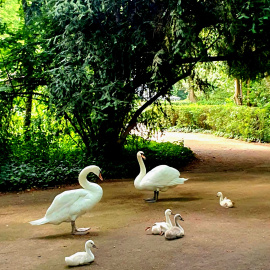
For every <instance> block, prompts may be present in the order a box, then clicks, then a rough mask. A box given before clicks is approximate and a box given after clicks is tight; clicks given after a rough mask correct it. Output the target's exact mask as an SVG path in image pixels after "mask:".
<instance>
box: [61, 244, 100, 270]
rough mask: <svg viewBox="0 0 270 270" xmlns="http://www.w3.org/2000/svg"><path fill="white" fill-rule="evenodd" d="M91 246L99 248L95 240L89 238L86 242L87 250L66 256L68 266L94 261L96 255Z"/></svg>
mask: <svg viewBox="0 0 270 270" xmlns="http://www.w3.org/2000/svg"><path fill="white" fill-rule="evenodd" d="M91 248H97V247H96V245H95V243H94V241H92V240H88V241H86V243H85V252H76V253H75V254H73V255H71V256H69V257H65V262H66V264H67V265H68V266H77V265H84V264H88V263H90V262H92V261H94V259H95V256H94V254H93V253H92V251H91Z"/></svg>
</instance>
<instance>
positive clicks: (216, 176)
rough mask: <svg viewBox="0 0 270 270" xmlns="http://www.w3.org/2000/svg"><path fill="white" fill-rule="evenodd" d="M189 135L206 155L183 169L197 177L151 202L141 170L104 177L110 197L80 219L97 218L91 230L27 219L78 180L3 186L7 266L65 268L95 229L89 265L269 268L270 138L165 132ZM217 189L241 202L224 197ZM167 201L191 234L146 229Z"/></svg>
mask: <svg viewBox="0 0 270 270" xmlns="http://www.w3.org/2000/svg"><path fill="white" fill-rule="evenodd" d="M181 139H184V143H185V146H187V147H190V148H191V149H192V150H193V151H194V152H195V154H196V156H197V161H196V162H193V163H192V164H190V165H189V166H187V167H185V168H182V169H181V175H182V177H186V178H189V180H188V181H186V182H185V184H184V185H179V186H178V187H176V188H174V189H170V190H168V191H167V192H164V193H161V194H160V200H159V201H158V202H157V203H153V204H147V203H145V202H144V200H143V198H146V197H148V196H150V192H148V191H138V190H136V189H135V188H134V185H133V179H130V180H129V181H127V180H121V179H117V181H113V180H112V181H107V182H106V179H105V181H104V182H103V183H100V185H101V186H102V188H103V191H104V195H103V198H102V200H101V201H100V202H99V203H98V204H97V205H96V206H95V207H94V208H93V209H92V210H91V211H90V212H89V213H86V214H85V215H83V216H82V217H81V218H79V219H78V222H77V225H78V226H79V227H88V226H90V227H91V231H90V233H89V234H88V235H86V236H72V235H70V224H67V223H63V224H60V225H58V226H55V225H43V226H31V225H30V224H29V223H28V222H29V221H31V220H35V219H38V218H41V217H42V216H43V215H44V214H45V212H46V210H47V208H48V206H49V205H50V203H51V202H52V200H53V198H54V197H55V196H56V195H57V194H59V193H61V192H63V191H64V190H68V189H74V188H79V186H76V187H74V186H72V187H65V188H61V189H54V190H43V191H30V192H20V193H11V194H2V195H0V269H1V270H2V269H3V270H6V269H8V270H9V269H10V270H22V269H25V270H47V269H52V270H65V269H68V268H67V267H66V266H65V262H64V257H65V256H69V255H71V254H73V253H75V252H77V251H83V249H84V243H85V241H86V240H89V239H92V240H94V241H95V244H96V245H97V246H98V249H96V250H94V254H95V256H96V259H95V261H94V262H93V263H92V264H91V265H90V266H89V265H88V266H82V267H80V270H84V269H91V270H115V269H121V270H152V269H155V270H164V269H166V270H175V269H184V270H202V269H207V270H217V269H222V270H232V269H233V270H269V269H270V261H269V254H270V201H269V191H270V146H269V144H255V143H246V142H241V141H237V140H229V139H225V138H219V137H215V136H213V135H208V134H195V133H194V134H193V133H166V134H165V136H163V137H162V138H160V140H164V141H177V140H181ZM134 158H135V157H134ZM179 167H181V164H179ZM148 169H151V168H148ZM138 172H139V171H138ZM218 191H222V192H223V193H224V195H225V196H228V197H229V198H231V199H232V200H234V201H235V203H236V207H235V208H232V209H224V208H222V207H220V205H219V203H218V198H217V197H216V194H217V192H218ZM151 195H152V194H151ZM167 208H170V209H172V210H173V212H175V213H181V215H182V216H183V218H184V220H185V221H184V222H183V223H182V226H183V227H184V229H185V237H184V238H182V239H179V240H175V241H166V240H165V239H164V237H163V236H153V235H151V233H150V232H149V231H145V228H146V227H147V226H150V225H152V224H153V223H154V222H156V221H162V220H163V219H164V211H165V209H167Z"/></svg>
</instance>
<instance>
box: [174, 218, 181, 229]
mask: <svg viewBox="0 0 270 270" xmlns="http://www.w3.org/2000/svg"><path fill="white" fill-rule="evenodd" d="M179 220H180V219H179V217H174V223H175V226H176V227H178V228H182V227H181V225H180V224H179Z"/></svg>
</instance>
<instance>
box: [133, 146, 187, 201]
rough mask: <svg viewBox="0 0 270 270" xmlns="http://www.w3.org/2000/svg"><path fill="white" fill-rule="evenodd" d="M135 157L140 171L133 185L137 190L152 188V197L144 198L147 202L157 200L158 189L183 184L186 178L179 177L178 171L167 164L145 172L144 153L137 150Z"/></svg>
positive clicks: (162, 189)
mask: <svg viewBox="0 0 270 270" xmlns="http://www.w3.org/2000/svg"><path fill="white" fill-rule="evenodd" d="M137 159H138V162H139V165H140V173H139V175H138V176H137V177H136V178H135V181H134V186H135V188H136V189H139V190H152V191H154V197H153V198H151V199H145V201H147V202H156V201H157V200H158V194H159V191H166V190H168V189H169V188H173V187H176V186H177V185H179V184H184V182H185V181H186V180H188V179H186V178H179V176H180V172H179V171H178V170H176V169H174V168H172V167H169V166H167V165H160V166H157V167H155V168H154V169H152V170H151V171H149V172H148V173H146V168H145V165H144V162H143V159H145V156H144V153H143V152H142V151H139V152H138V153H137Z"/></svg>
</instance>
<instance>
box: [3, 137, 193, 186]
mask: <svg viewBox="0 0 270 270" xmlns="http://www.w3.org/2000/svg"><path fill="white" fill-rule="evenodd" d="M39 138H41V137H40V136H39ZM40 144H42V142H40ZM17 145H18V144H17ZM44 146H46V147H49V145H44V142H43V147H44ZM24 147H29V148H30V147H31V146H30V145H27V146H24ZM37 149H39V151H36V148H35V146H33V148H32V151H31V149H28V153H32V156H31V157H25V156H24V155H21V156H19V155H17V156H16V157H12V158H10V159H9V161H8V162H5V163H4V164H2V166H1V174H0V190H1V191H16V190H25V189H31V188H48V187H55V186H61V185H67V184H77V183H78V182H77V179H78V175H79V172H80V171H81V170H82V169H83V168H84V167H85V166H88V165H90V164H97V165H98V166H100V167H101V169H102V174H103V177H104V178H105V180H106V179H112V178H118V179H119V178H120V179H121V178H135V177H136V176H137V174H138V172H139V167H138V161H137V158H136V154H137V152H138V151H139V150H141V151H144V152H145V155H146V156H147V161H146V166H147V167H148V170H150V169H152V168H153V167H155V166H157V165H160V164H167V165H170V166H174V167H176V168H181V167H183V166H184V165H186V164H187V163H188V162H190V161H191V160H192V159H193V158H194V155H193V152H192V151H191V150H190V149H188V148H186V147H184V146H183V145H182V144H177V143H175V144H172V143H157V142H154V141H148V140H144V139H142V138H140V137H130V138H129V139H128V143H127V144H126V146H125V148H124V149H123V150H122V151H123V152H122V155H121V154H120V153H118V154H117V155H115V157H114V159H112V160H107V159H104V157H103V156H92V157H90V156H87V155H85V153H84V152H83V151H82V150H80V149H76V148H69V149H57V147H56V145H54V146H53V147H51V148H50V149H49V152H48V153H45V155H44V153H41V152H40V150H41V149H43V148H42V147H41V145H39V146H38V148H37ZM25 152H27V151H24V152H22V151H18V154H19V153H21V154H22V153H25ZM35 152H36V153H35ZM29 158H30V159H29ZM92 180H95V178H93V177H92Z"/></svg>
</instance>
